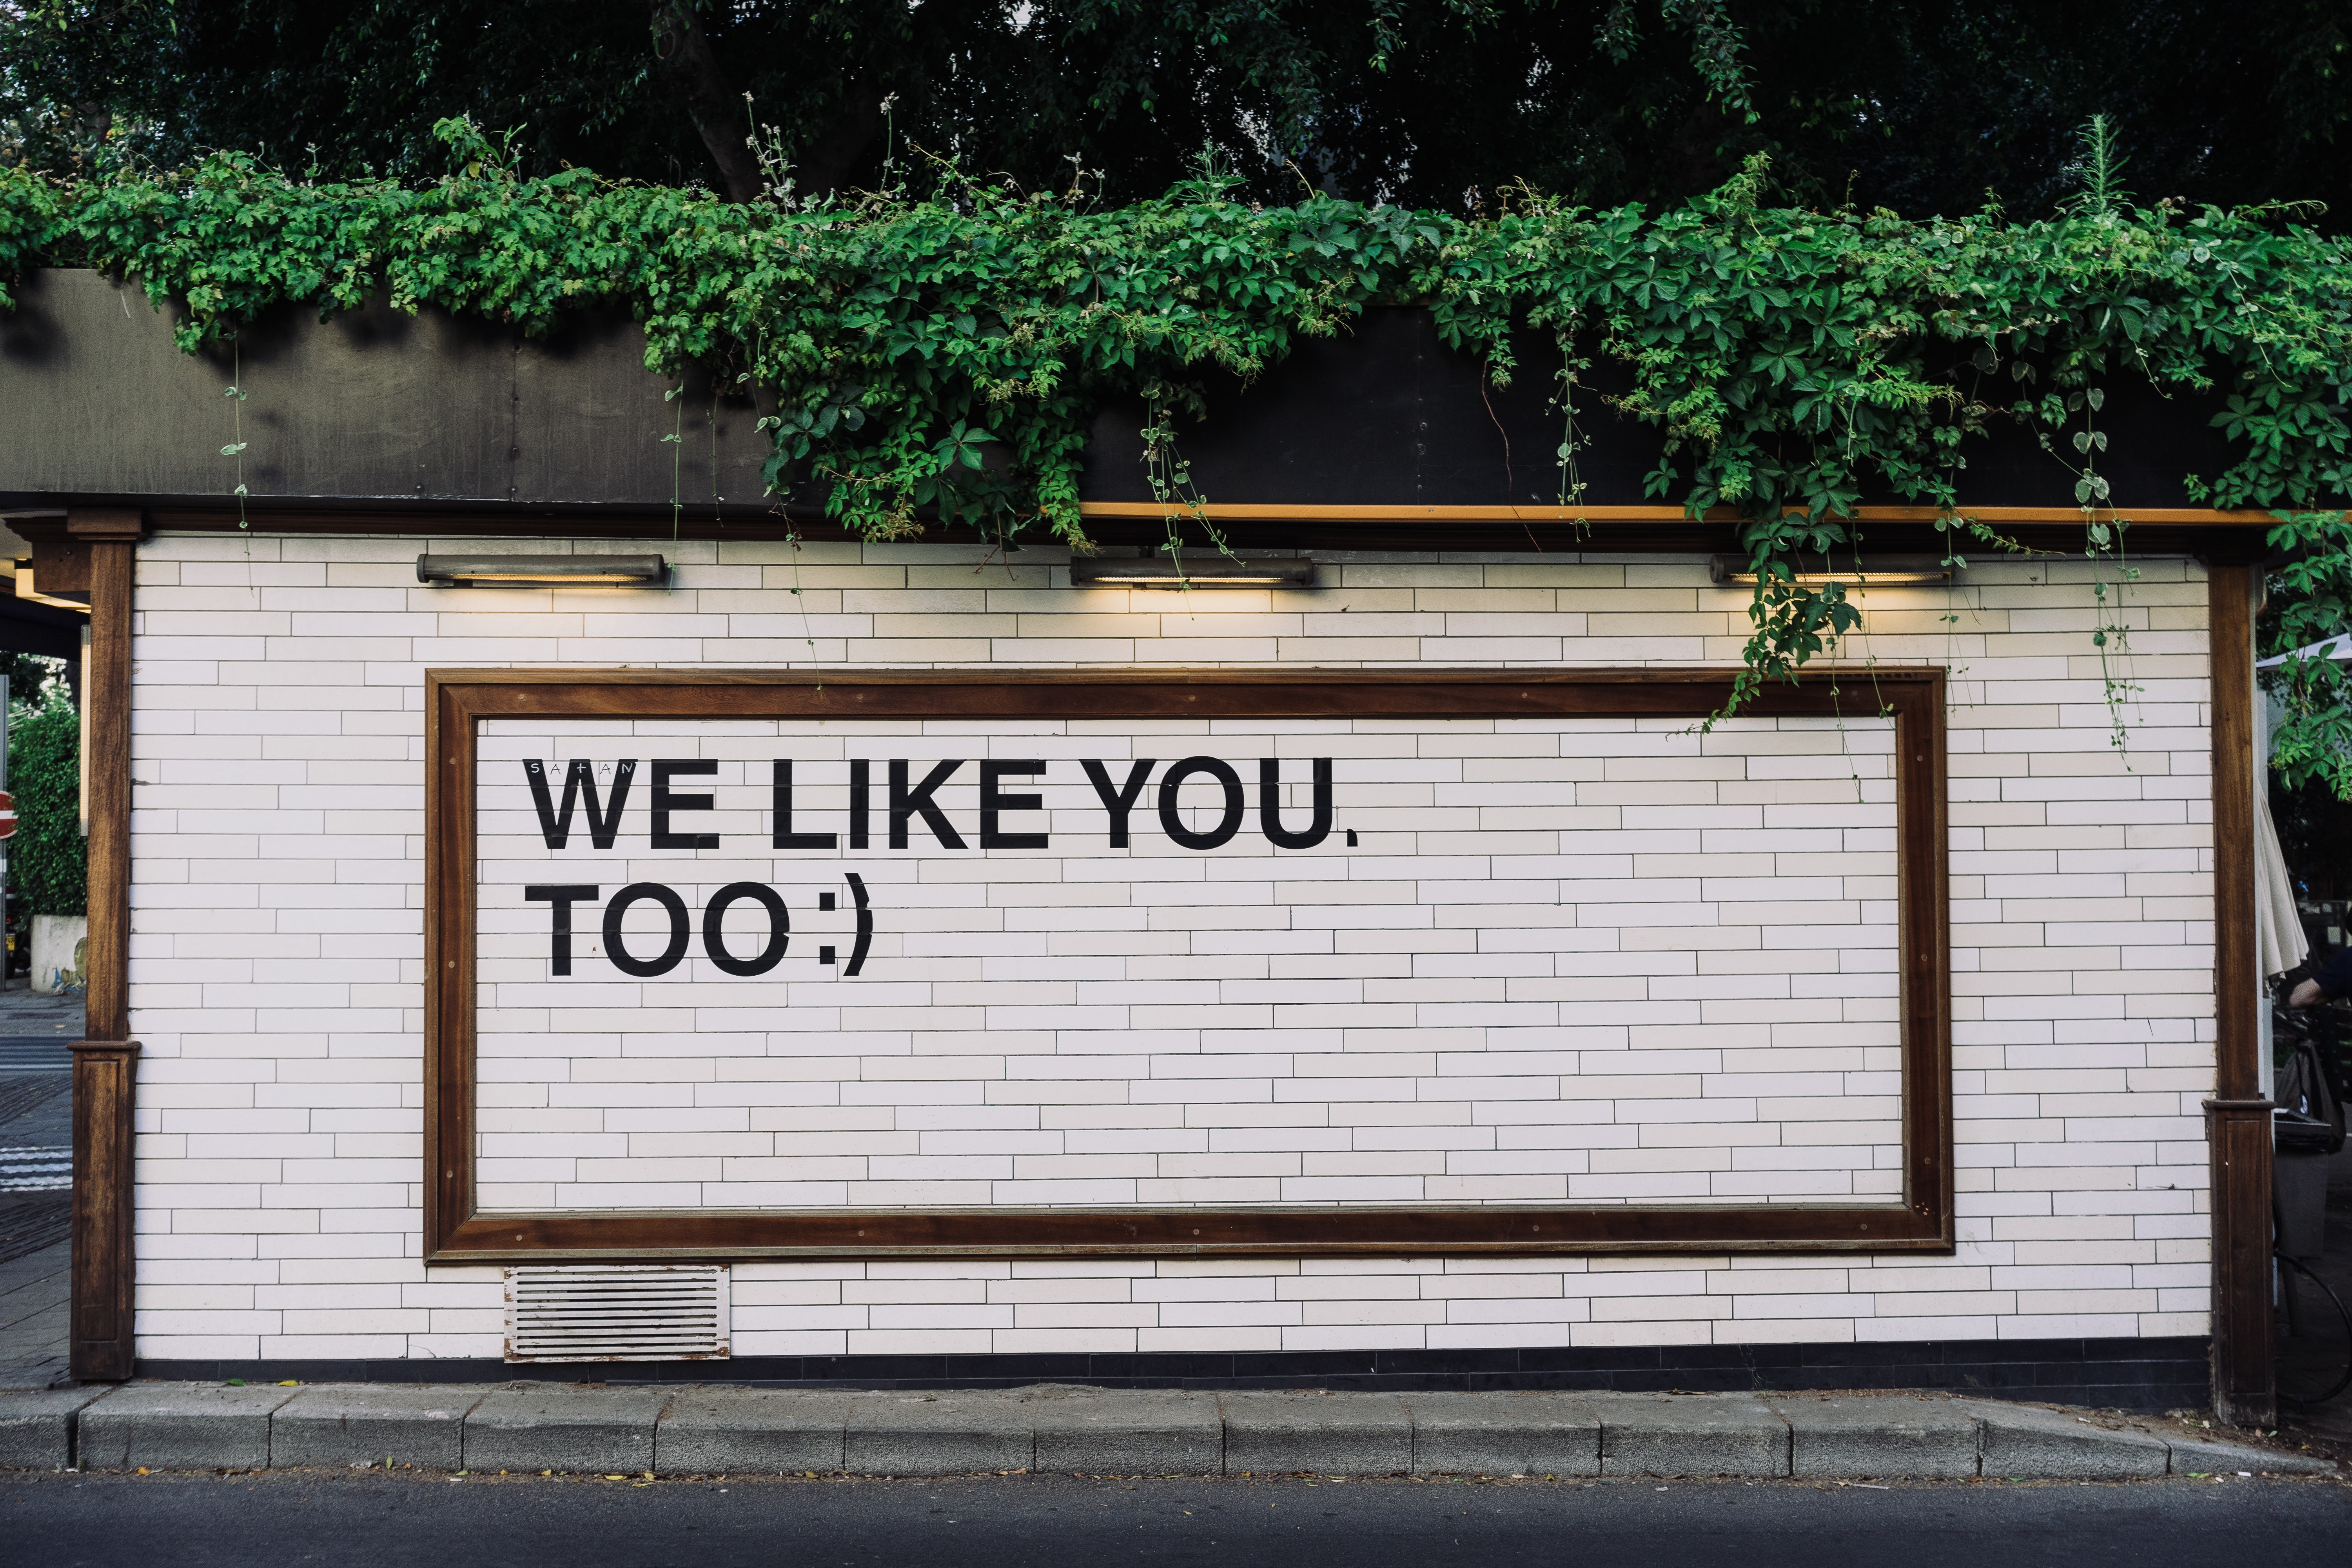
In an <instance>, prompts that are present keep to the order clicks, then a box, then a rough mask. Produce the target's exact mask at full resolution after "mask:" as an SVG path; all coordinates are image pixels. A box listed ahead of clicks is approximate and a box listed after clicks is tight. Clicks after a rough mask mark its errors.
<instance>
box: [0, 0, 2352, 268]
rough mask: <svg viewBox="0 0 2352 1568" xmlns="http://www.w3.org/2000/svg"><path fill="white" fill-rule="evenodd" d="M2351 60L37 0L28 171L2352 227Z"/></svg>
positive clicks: (1862, 20) (1904, 44) (2307, 54)
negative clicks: (2101, 199) (761, 143)
mask: <svg viewBox="0 0 2352 1568" xmlns="http://www.w3.org/2000/svg"><path fill="white" fill-rule="evenodd" d="M2347 45H2352V3H2348V0H2237V3H2234V4H2227V5H2225V4H2222V3H2221V0H1782V3H1779V4H1771V5H1765V4H1744V3H1741V0H1353V3H1349V4H1333V3H1331V0H972V3H956V0H912V3H909V0H731V3H730V4H724V5H721V4H716V3H714V0H645V3H641V4H583V3H581V0H397V3H394V0H0V163H32V164H34V165H35V166H37V167H39V168H43V169H45V170H48V171H50V172H64V171H68V170H72V169H76V168H86V167H88V166H89V165H90V164H91V163H94V162H95V161H97V160H99V159H100V157H101V156H102V155H103V154H102V150H103V149H107V148H112V149H114V150H115V151H116V153H117V154H118V155H127V156H130V157H133V158H136V159H139V160H142V161H146V162H149V163H163V164H166V165H178V164H184V163H190V162H192V161H194V158H196V157H197V156H199V155H200V154H202V153H206V152H211V151H215V150H230V151H237V152H245V153H253V154H255V155H257V157H258V158H259V159H260V160H261V161H262V162H263V163H274V164H276V165H278V166H279V167H282V168H285V169H287V170H289V172H292V173H295V174H303V173H306V172H310V171H313V170H315V171H317V173H318V174H320V176H322V177H328V178H352V177H359V176H362V175H366V174H377V175H390V176H393V177H395V178H403V179H422V178H429V177H432V176H435V175H437V174H440V173H441V172H442V171H443V169H444V167H445V158H444V154H443V151H442V149H441V146H440V144H439V143H438V142H436V140H435V139H434V136H433V134H432V127H433V126H434V124H435V123H436V121H440V120H442V119H444V118H447V117H451V116H457V115H464V116H467V117H469V118H471V119H472V120H473V121H475V122H476V123H478V124H480V125H482V126H485V127H487V128H489V129H490V130H492V131H493V132H502V133H503V132H510V133H511V138H512V141H511V147H512V152H513V155H514V159H515V162H516V163H517V166H518V167H519V168H520V170H521V171H522V172H523V173H525V174H553V173H556V172H558V171H560V170H561V169H562V167H564V166H565V165H567V164H571V165H577V166H581V167H587V168H593V169H595V170H596V171H597V172H598V173H600V174H604V175H606V176H608V177H615V178H625V179H637V180H645V181H649V182H653V183H657V184H677V185H687V184H707V185H709V187H711V188H712V189H714V190H716V191H718V192H719V193H721V194H725V195H732V196H734V197H735V198H737V199H742V198H744V197H746V196H749V195H753V194H755V193H756V191H757V188H758V185H759V181H760V175H759V172H758V165H757V163H756V162H755V161H754V160H753V159H752V158H751V156H750V155H749V150H748V149H747V148H746V147H745V146H744V145H743V143H744V141H745V139H746V137H747V135H748V134H749V132H750V131H751V126H752V125H753V124H754V123H756V124H758V125H761V126H770V127H773V128H774V129H773V141H774V142H775V143H776V144H777V145H778V146H779V147H780V149H781V151H782V153H783V154H784V155H785V156H786V157H787V158H788V159H789V160H790V161H791V163H792V165H793V177H794V179H795V181H796V184H797V187H798V189H799V190H800V192H801V193H802V194H803V195H805V194H809V193H811V192H816V191H824V190H829V189H833V188H836V187H838V186H842V185H859V186H865V187H872V186H875V185H877V184H880V183H881V181H882V178H883V175H882V165H883V163H884V161H885V160H886V159H887V158H888V157H889V156H891V155H892V153H894V152H898V153H903V152H904V150H905V149H906V148H907V147H908V144H909V143H912V144H915V145H918V146H920V147H923V148H926V149H928V150H929V151H931V152H933V153H938V154H940V155H943V156H949V157H951V158H953V159H954V160H955V161H957V162H958V163H961V165H962V166H963V167H964V168H966V169H967V170H969V171H971V172H972V173H973V174H978V175H982V176H1002V177H1003V178H1006V179H1008V180H1010V181H1011V182H1013V183H1014V184H1018V185H1021V186H1024V187H1026V188H1030V189H1038V188H1045V187H1055V188H1059V187H1062V186H1066V185H1067V184H1070V183H1071V180H1072V178H1073V171H1074V168H1076V169H1083V170H1085V171H1087V177H1088V179H1089V180H1090V181H1093V180H1096V179H1098V180H1099V189H1100V194H1101V195H1103V196H1104V197H1105V198H1107V199H1108V200H1110V201H1114V202H1122V201H1129V200H1134V199H1138V198H1141V197H1148V196H1154V195H1159V194H1160V193H1161V192H1163V191H1165V190H1167V189H1168V188H1169V187H1170V186H1171V185H1172V184H1176V183H1177V182H1178V181H1180V180H1181V179H1182V178H1184V177H1185V175H1186V174H1187V171H1188V169H1189V167H1190V164H1191V161H1192V159H1193V158H1194V157H1195V156H1196V155H1197V154H1198V153H1199V152H1200V151H1201V149H1202V146H1203V145H1204V144H1209V145H1213V146H1214V147H1215V148H1216V149H1217V150H1218V152H1219V153H1220V155H1221V158H1222V160H1223V163H1224V165H1225V166H1227V167H1230V168H1232V169H1234V171H1235V172H1237V173H1238V174H1240V175H1241V176H1242V177H1243V178H1244V181H1245V182H1246V189H1247V190H1248V192H1249V194H1250V195H1253V196H1255V197H1256V198H1257V199H1260V200H1264V201H1289V200H1294V199H1296V198H1297V196H1298V195H1299V194H1300V192H1301V188H1302V185H1307V186H1312V187H1313V188H1315V189H1318V190H1320V191H1322V192H1324V193H1325V194H1327V195H1339V196H1345V197H1350V198H1353V199H1357V200H1362V201H1367V202H1373V201H1386V202H1390V203H1394V204H1399V205H1412V206H1421V207H1428V208H1436V209H1441V210H1448V211H1455V212H1465V213H1467V212H1475V211H1476V210H1479V208H1480V207H1481V206H1482V205H1486V204H1491V203H1493V202H1494V201H1495V199H1496V192H1497V191H1498V190H1499V189H1501V188H1503V187H1506V186H1513V185H1517V184H1522V183H1524V184H1526V185H1528V186H1530V187H1532V188H1534V189H1536V190H1538V191H1541V192H1544V193H1546V194H1549V195H1557V196H1560V197H1564V198H1566V199H1569V200H1570V201H1575V202H1580V203H1586V204H1591V205H1617V204H1620V203H1623V202H1627V201H1639V202H1643V203H1647V204H1651V205H1671V204H1675V203H1679V202H1681V201H1684V200H1687V199H1689V198H1691V197H1693V196H1696V195H1701V194H1703V193H1705V192H1706V191H1709V190H1712V189H1715V188H1716V187H1717V186H1719V185H1720V184H1723V182H1724V181H1725V180H1727V178H1729V177H1730V176H1731V175H1732V174H1735V173H1737V172H1738V169H1739V168H1740V167H1741V166H1742V164H1743V163H1744V162H1745V161H1746V159H1747V158H1748V156H1750V155H1751V154H1753V153H1759V152H1761V153H1769V154H1770V155H1771V166H1772V168H1773V170H1774V172H1775V179H1776V181H1777V183H1778V187H1779V195H1781V196H1782V197H1784V198H1786V199H1788V200H1790V201H1792V202H1794V203H1796V204H1799V205H1824V206H1834V205H1856V206H1859V207H1860V208H1862V209H1863V210H1865V211H1866V210H1870V209H1872V208H1874V207H1878V206H1885V207H1888V208H1890V209H1892V210H1895V211H1896V212H1899V213H1903V214H1905V215H1906V216H1927V215H1930V214H1935V213H1944V214H1958V213H1963V212H1975V211H1978V210H1979V209H1981V208H1982V207H1983V205H1984V204H1985V200H1986V196H1987V193H1988V192H1990V193H1991V194H1992V195H1993V196H1994V197H1995V198H1996V199H1997V200H1998V201H1999V202H2000V203H2001V204H2003V205H2005V206H2006V207H2007V208H2009V209H2010V210H2011V211H2015V212H2018V213H2020V214H2039V213H2042V212H2046V211H2047V210H2048V209H2049V208H2050V207H2051V206H2052V205H2053V203H2054V201H2055V200H2056V199H2057V198H2058V197H2059V196H2060V195H2062V194H2063V192H2064V191H2065V190H2067V189H2068V188H2070V187H2071V184H2072V180H2071V176H2070V175H2069V174H2068V164H2069V162H2070V159H2071V157H2072V154H2073V153H2074V133H2075V128H2076V127H2078V126H2079V125H2080V124H2082V123H2083V121H2085V120H2086V119H2088V118H2089V117H2090V116H2091V115H2092V114H2094V113H2103V114H2105V116H2106V117H2107V119H2108V121H2109V122H2110V123H2111V124H2112V125H2114V127H2115V128H2116V133H2117V135H2118V138H2119V140H2120V142H2121V143H2122V144H2123V145H2124V146H2126V148H2128V149H2130V151H2131V155H2132V160H2133V164H2132V169H2131V178H2132V181H2133V184H2134V187H2135V189H2137V191H2138V192H2139V193H2140V194H2141V195H2143V196H2145V197H2148V198H2156V197H2162V196H2175V197H2180V198H2185V199H2186V200H2188V201H2189V202H2192V203H2203V202H2212V203H2216V204H2219V205H2245V204H2255V203H2262V202H2269V201H2319V202H2326V203H2329V204H2331V205H2333V206H2334V207H2335V208H2336V212H2337V213H2338V214H2339V215H2341V214H2345V213H2352V202H2347V200H2346V199H2345V198H2346V197H2347V195H2352V192H2347V189H2346V186H2347V183H2352V159H2347V157H2346V156H2345V154H2346V153H2347V151H2352V137H2347V116H2352V98H2348V97H2347V94H2346V93H2345V91H2344V90H2343V89H2344V87H2345V77H2344V70H2345V68H2346V65H2347V58H2352V57H2347ZM746 94H749V95H750V104H749V106H748V110H747V105H746V103H745V101H744V96H745V95H746ZM2325 221H2326V222H2327V223H2328V225H2329V226H2334V223H2335V222H2336V220H2333V219H2331V220H2325Z"/></svg>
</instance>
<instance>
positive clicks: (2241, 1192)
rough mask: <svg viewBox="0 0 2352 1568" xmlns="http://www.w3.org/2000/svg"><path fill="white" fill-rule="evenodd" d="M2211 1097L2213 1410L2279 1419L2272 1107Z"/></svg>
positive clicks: (2233, 1419) (2235, 1417) (2246, 1420)
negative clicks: (2273, 1337)
mask: <svg viewBox="0 0 2352 1568" xmlns="http://www.w3.org/2000/svg"><path fill="white" fill-rule="evenodd" d="M2275 1109H2276V1107H2275V1106H2273V1104H2272V1103H2271V1102H2270V1101H2269V1100H2207V1101H2206V1102H2205V1135H2206V1140H2207V1142H2208V1145H2209V1146H2210V1148H2211V1150H2212V1152H2213V1214H2212V1222H2213V1411H2214V1414H2215V1415H2219V1416H2220V1417H2221V1419H2222V1420H2224V1421H2227V1422H2230V1423H2231V1425H2233V1426H2273V1425H2275V1424H2276V1423H2277V1421H2278V1385H2277V1381H2276V1378H2275V1377H2274V1375H2273V1368H2272V1364H2271V1112H2272V1111H2273V1110H2275Z"/></svg>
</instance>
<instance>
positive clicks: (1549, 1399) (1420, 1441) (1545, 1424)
mask: <svg viewBox="0 0 2352 1568" xmlns="http://www.w3.org/2000/svg"><path fill="white" fill-rule="evenodd" d="M1402 1397H1403V1399H1404V1402H1405V1405H1406V1407H1407V1408H1408V1409H1409V1410H1410V1411H1411V1412H1412V1473H1413V1474H1415V1475H1417V1476H1432V1475H1477V1476H1597V1475H1599V1474H1600V1473H1601V1417H1600V1416H1599V1415H1596V1414H1594V1412H1593V1409H1592V1406H1591V1404H1590V1403H1588V1402H1587V1401H1586V1400H1585V1399H1584V1397H1583V1396H1582V1395H1580V1394H1532V1393H1517V1392H1511V1393H1493V1394H1405V1395H1403V1396H1402Z"/></svg>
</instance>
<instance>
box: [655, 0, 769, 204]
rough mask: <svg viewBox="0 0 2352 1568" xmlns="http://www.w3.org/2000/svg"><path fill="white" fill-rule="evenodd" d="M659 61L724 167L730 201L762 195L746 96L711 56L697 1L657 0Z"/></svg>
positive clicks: (722, 178) (715, 158)
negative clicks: (752, 145)
mask: <svg viewBox="0 0 2352 1568" xmlns="http://www.w3.org/2000/svg"><path fill="white" fill-rule="evenodd" d="M653 34H654V58H655V59H656V61H657V62H659V64H660V66H661V68H662V70H663V72H664V74H666V75H667V77H668V78H669V79H670V80H671V82H672V83H673V84H675V85H676V86H677V89H678V91H679V94H680V95H681V96H682V97H684V99H685V100H686V111H687V114H688V116H689V117H690V118H691V119H692V120H693V121H694V129H695V130H696V132H698V133H699V134H700V135H701V137H702V145H703V147H704V148H705V149H706V150H708V151H709V153H710V161H711V162H712V163H716V164H718V165H719V183H720V184H722V185H723V186H725V187H726V191H727V199H728V200H729V201H732V202H748V201H751V200H754V199H756V198H757V197H758V195H760V189H761V184H762V181H761V178H760V161H759V159H758V158H756V157H754V156H753V155H752V153H751V145H750V141H751V116H750V115H749V114H747V113H746V112H745V111H744V108H743V97H742V95H741V94H740V93H739V92H737V91H735V90H734V89H732V88H730V87H729V86H728V84H727V77H726V73H725V72H723V71H721V70H720V69H719V57H718V56H717V55H716V54H715V53H713V52H712V50H711V47H710V37H709V35H708V34H706V33H705V32H704V31H703V30H702V19H701V17H700V16H697V15H696V14H695V5H694V0H653Z"/></svg>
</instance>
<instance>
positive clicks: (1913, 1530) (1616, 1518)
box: [0, 1471, 2352, 1568]
mask: <svg viewBox="0 0 2352 1568" xmlns="http://www.w3.org/2000/svg"><path fill="white" fill-rule="evenodd" d="M0 1542H5V1543H6V1550H5V1560H6V1561H7V1562H8V1563H12V1564H23V1565H24V1568H68V1565H75V1564H92V1565H99V1564H112V1563H125V1564H137V1565H138V1568H161V1565H166V1564H170V1565H177V1564H206V1565H209V1564H215V1563H220V1564H230V1563H234V1564H237V1565H239V1568H247V1565H257V1564H267V1565H270V1568H278V1565H290V1564H299V1563H333V1564H336V1565H338V1568H342V1565H345V1564H379V1563H382V1564H409V1563H415V1564H425V1565H430V1568H466V1565H470V1564H475V1563H485V1564H487V1563H497V1564H536V1563H550V1564H563V1565H566V1568H575V1565H576V1568H605V1565H607V1564H610V1565H614V1568H733V1565H736V1564H758V1565H761V1568H786V1565H789V1568H877V1565H887V1568H898V1565H899V1564H908V1565H914V1564H921V1565H926V1568H928V1565H931V1564H952V1565H954V1568H993V1565H995V1564H1013V1563H1019V1564H1034V1563H1087V1564H1096V1563H1148V1564H1158V1563H1202V1564H1215V1565H1217V1568H1237V1565H1244V1564H1256V1563H1267V1564H1275V1563H1279V1564H1283V1565H1284V1568H1320V1565H1325V1564H1331V1565H1339V1568H1371V1565H1375V1564H1387V1563H1410V1564H1477V1565H1479V1568H1521V1565H1523V1564H1549V1563H1560V1564H1578V1565H1582V1564H1593V1565H1595V1568H1648V1565H1651V1564H1656V1565H1658V1568H1717V1565H1718V1564H1728V1563H1737V1564H1738V1568H1773V1565H1778V1564H1784V1563H1785V1564H1789V1565H1790V1568H1823V1565H1832V1564H1842V1563H1856V1564H1869V1565H1870V1568H1942V1565H1944V1564H1952V1565H1954V1568H1960V1565H1966V1568H2029V1565H2032V1564H2038V1563H2051V1564H2065V1565H2066V1568H2101V1565H2105V1564H2110V1563H2113V1564H2124V1563H2130V1564H2140V1563H2151V1564H2181V1565H2191V1564H2194V1565H2199V1568H2202V1565H2207V1564H2215V1563H2247V1564H2259V1565H2262V1568H2300V1565H2302V1564H2306V1563H2307V1564H2313V1565H2315V1568H2317V1565H2322V1564H2324V1565H2326V1568H2343V1565H2344V1564H2345V1563H2347V1562H2352V1485H2347V1484H2346V1483H2344V1482H2340V1481H2336V1480H2316V1481H2309V1480H2296V1481H2285V1480H2281V1481H2268V1480H2262V1479H2253V1480H2239V1479H2230V1480H2227V1481H2223V1482H2215V1481H2191V1480H2173V1481H2153V1482H2137V1483H2130V1484H2113V1485H2110V1484H2095V1485H2083V1484H2079V1483H2070V1484H2061V1483H2040V1484H2027V1485H2014V1484H1979V1483H1964V1484H1956V1485H1946V1486H1931V1485H1920V1486H1897V1487H1893V1488H1889V1489H1885V1490H1879V1489H1867V1488H1861V1487H1840V1486H1834V1485H1827V1486H1822V1485H1816V1484H1813V1483H1808V1482H1759V1483H1757V1484H1755V1485H1752V1486H1748V1485H1742V1484H1740V1483H1738V1482H1736V1481H1734V1482H1720V1481H1717V1482H1695V1483H1694V1482H1671V1483H1655V1482H1649V1481H1638V1482H1637V1481H1613V1482H1602V1483H1600V1484H1598V1485H1583V1484H1571V1483H1568V1482H1559V1483H1545V1482H1541V1481H1533V1482H1525V1483H1512V1484H1494V1485H1484V1484H1476V1483H1470V1484H1464V1483H1435V1482H1413V1481H1347V1482H1341V1483H1338V1484H1334V1483H1332V1482H1330V1481H1328V1480H1327V1481H1324V1482H1322V1483H1320V1484H1318V1485H1314V1486H1309V1485H1307V1483H1305V1482H1303V1481H1299V1480H1296V1479H1284V1480H1260V1481H1252V1480H1244V1479H1223V1480H1141V1481H1137V1482H1133V1483H1129V1482H1122V1481H1117V1480H1079V1479H1071V1478H1066V1477H1049V1476H1013V1477H1007V1478H1003V1479H996V1478H988V1479H968V1480H956V1481H877V1480H814V1481H783V1480H774V1479H768V1480H754V1481H748V1482H747V1481H743V1480H740V1479H730V1480H724V1481H716V1480H665V1481H659V1482H656V1483H652V1484H648V1485H639V1484H635V1483H633V1482H630V1481H601V1480H578V1479H562V1480H547V1479H539V1478H537V1477H532V1478H528V1479H525V1478H520V1477H518V1478H511V1479H500V1478H498V1477H471V1478H467V1479H465V1480H462V1481H452V1480H450V1479H448V1478H446V1477H445V1476H440V1475H433V1476H418V1475H404V1474H399V1473H394V1474H392V1475H382V1474H376V1475H366V1474H348V1473H320V1472H302V1471H286V1472H277V1473H273V1474H268V1475H254V1476H226V1477H185V1476H162V1475H158V1476H148V1477H115V1476H72V1475H46V1476H29V1475H21V1474H20V1475H16V1476H11V1477H7V1478H5V1479H0Z"/></svg>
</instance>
